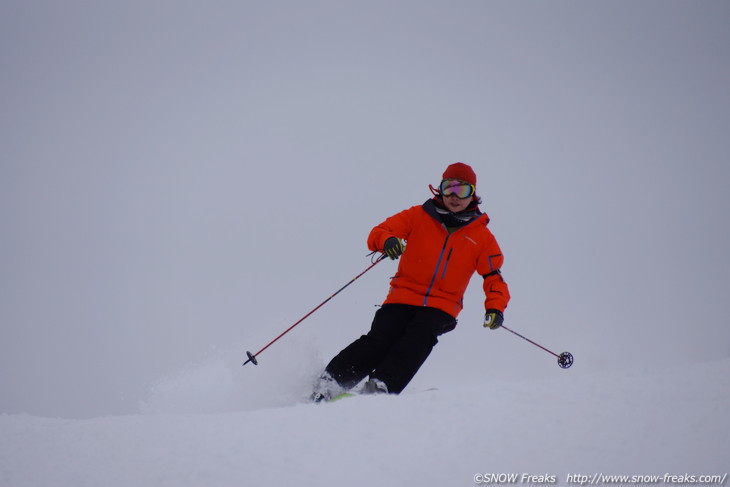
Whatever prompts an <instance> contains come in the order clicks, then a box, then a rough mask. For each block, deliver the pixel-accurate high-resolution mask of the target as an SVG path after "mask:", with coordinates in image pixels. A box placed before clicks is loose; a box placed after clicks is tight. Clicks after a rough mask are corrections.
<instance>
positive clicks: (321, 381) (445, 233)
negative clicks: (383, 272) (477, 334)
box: [311, 162, 510, 402]
mask: <svg viewBox="0 0 730 487" xmlns="http://www.w3.org/2000/svg"><path fill="white" fill-rule="evenodd" d="M476 184H477V177H476V174H475V173H474V170H473V169H472V168H471V167H470V166H468V165H467V164H464V163H461V162H457V163H455V164H451V165H449V166H448V167H447V168H446V171H445V172H444V173H443V177H442V181H441V184H440V185H439V188H438V189H436V188H434V187H433V186H431V185H429V188H430V189H431V192H432V193H433V195H434V196H433V198H432V199H429V200H427V201H426V202H425V203H424V204H423V205H420V206H414V207H412V208H409V209H407V210H404V211H402V212H400V213H398V214H396V215H394V216H392V217H390V218H388V219H386V220H385V221H384V222H383V223H381V224H379V225H377V226H376V227H375V228H373V229H372V230H371V232H370V235H369V236H368V241H367V244H368V247H369V248H370V250H372V251H380V252H382V253H384V254H385V255H387V256H388V257H390V258H391V259H393V260H395V259H398V258H399V257H402V258H401V259H400V262H399V265H398V271H397V273H396V275H395V276H394V277H393V278H392V279H391V281H390V291H389V292H388V295H387V298H386V299H385V302H384V303H383V305H382V306H381V307H380V309H378V311H377V312H376V313H375V318H374V319H373V322H372V325H371V328H370V331H369V332H368V333H367V334H366V335H363V336H361V337H360V338H358V339H357V340H355V341H354V342H352V343H351V344H350V345H349V346H347V347H346V348H345V349H343V350H342V351H341V352H340V353H339V354H337V355H336V356H335V357H334V358H333V359H332V360H331V361H330V362H329V364H328V365H327V367H326V368H325V370H324V372H322V374H321V375H320V377H319V378H318V380H317V381H316V383H315V385H314V390H313V392H312V396H311V399H312V400H313V401H315V402H320V401H325V400H329V399H331V398H333V397H335V396H337V395H339V394H341V393H343V392H345V391H347V390H350V389H352V388H353V387H355V386H356V385H357V384H359V383H360V382H361V381H362V380H363V379H364V378H365V377H368V376H369V379H368V381H367V382H366V383H365V385H364V387H363V392H365V393H390V394H399V393H400V392H401V391H403V389H405V387H406V385H408V383H409V382H410V381H411V379H412V378H413V376H414V375H415V374H416V372H417V371H418V369H419V368H420V367H421V365H422V364H423V363H424V361H425V360H426V358H428V356H429V354H430V353H431V350H432V349H433V347H434V346H435V345H436V343H437V342H438V339H437V337H438V336H439V335H441V334H443V333H446V332H449V331H451V330H453V329H454V328H455V327H456V317H457V316H458V314H459V312H460V311H461V309H462V298H463V296H464V291H465V290H466V287H467V285H468V284H469V280H470V279H471V277H472V275H473V274H474V272H478V273H479V274H480V275H481V276H482V277H483V278H484V293H485V295H486V299H485V302H484V306H485V310H486V312H485V316H484V326H485V327H487V328H490V329H497V328H499V327H500V326H501V325H502V322H503V320H504V316H503V311H504V310H505V308H506V307H507V303H508V302H509V299H510V295H509V290H508V287H507V283H506V282H505V281H504V279H502V275H501V272H500V268H501V267H502V262H503V260H504V258H503V256H502V251H501V250H500V248H499V245H498V244H497V241H496V240H495V238H494V236H493V235H492V233H491V232H490V231H489V229H488V228H487V224H488V223H489V217H488V216H487V215H486V213H482V212H481V211H480V210H479V207H478V205H479V204H480V203H481V198H480V197H479V196H477V194H476ZM404 241H405V242H404Z"/></svg>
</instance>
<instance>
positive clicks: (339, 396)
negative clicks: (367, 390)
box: [327, 392, 357, 402]
mask: <svg viewBox="0 0 730 487" xmlns="http://www.w3.org/2000/svg"><path fill="white" fill-rule="evenodd" d="M356 395H357V394H353V393H352V392H343V393H342V394H338V395H336V396H334V397H332V398H330V399H328V400H327V402H335V401H339V400H340V399H344V398H346V397H353V396H356Z"/></svg>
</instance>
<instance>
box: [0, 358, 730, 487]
mask: <svg viewBox="0 0 730 487" xmlns="http://www.w3.org/2000/svg"><path fill="white" fill-rule="evenodd" d="M223 365H224V364H223ZM223 365H222V364H220V363H213V364H211V365H209V366H206V367H202V368H200V369H198V370H196V371H192V372H191V373H190V374H189V375H188V376H187V377H185V378H178V379H176V380H171V381H170V382H169V383H167V384H164V385H161V386H160V389H159V390H158V391H157V393H158V395H159V396H161V397H158V398H157V399H155V398H154V396H153V399H152V400H151V402H150V403H148V404H146V405H145V406H144V407H143V413H141V414H137V415H129V416H108V417H99V418H93V419H87V420H69V419H60V418H44V417H34V416H29V415H1V416H0V485H2V486H3V487H5V486H8V487H10V486H13V487H25V486H46V485H54V486H74V487H83V486H100V485H104V486H107V487H114V486H120V487H121V486H125V487H128V486H132V485H134V486H176V487H185V486H201V485H210V486H269V485H325V486H327V485H343V484H345V485H349V486H372V485H380V486H404V485H414V486H415V485H424V486H459V485H464V486H468V485H474V484H475V481H474V475H475V474H477V473H519V474H522V473H531V474H535V475H544V474H548V475H554V476H555V477H556V479H557V483H558V484H566V483H567V482H566V478H567V475H568V474H571V473H572V474H575V473H581V474H590V475H593V474H595V473H603V474H627V475H648V474H657V475H663V474H664V473H671V474H677V475H682V474H687V473H689V474H697V475H709V474H724V473H725V472H727V469H728V465H730V463H728V456H727V439H728V433H730V420H729V419H728V414H727V411H728V410H730V359H724V360H721V361H716V362H709V363H704V364H696V365H692V366H687V367H685V368H677V369H670V370H664V371H660V372H646V371H644V372H636V373H616V374H603V375H596V374H592V375H581V374H578V373H571V372H570V371H569V372H565V373H562V374H560V375H556V376H555V377H553V378H552V379H548V380H541V381H507V380H500V379H498V378H485V380H484V381H483V382H482V383H480V384H473V385H463V386H453V387H450V386H447V387H441V388H439V389H438V390H429V391H416V392H409V391H408V390H407V391H406V392H404V393H403V394H402V395H400V396H397V397H396V396H360V397H356V398H349V399H345V400H342V401H338V402H336V403H331V404H324V405H315V404H308V403H306V402H304V400H303V397H304V393H305V391H304V390H301V391H298V390H297V391H295V392H291V391H292V388H291V387H290V386H291V384H292V383H295V382H296V381H299V380H300V379H301V375H302V374H304V373H303V372H301V373H300V374H299V375H300V376H297V377H293V378H292V379H290V380H289V382H287V381H286V380H282V381H280V382H278V383H277V384H278V386H276V385H271V384H270V385H269V390H268V391H265V392H266V394H268V397H269V398H270V399H271V400H270V401H269V402H268V403H267V401H259V402H256V401H253V402H252V401H251V398H250V397H248V396H244V395H238V396H237V395H235V394H230V391H228V392H229V393H228V394H224V393H223V392H224V391H227V390H228V388H230V387H233V386H234V385H235V383H234V381H232V380H231V379H225V380H224V379H220V380H219V381H218V382H216V381H214V380H211V379H212V378H214V377H219V378H220V377H225V376H226V374H225V373H222V372H223V369H222V368H221V367H223ZM300 370H303V369H300ZM285 372H286V371H285ZM289 372H290V371H289ZM289 372H286V373H289ZM210 382H213V384H211V383H210ZM204 384H205V385H206V386H205V387H207V388H208V390H206V389H205V387H203V385H204ZM258 385H260V384H258ZM253 387H256V385H254V386H253ZM277 387H278V392H279V394H276V393H275V391H276V390H277ZM196 388H197V394H198V395H199V396H202V397H205V398H207V400H208V401H209V404H208V406H206V405H205V400H204V399H202V398H199V402H198V403H197V404H186V401H188V400H189V399H190V398H191V397H194V396H195V394H194V393H193V391H195V390H196ZM216 389H217V390H218V392H219V394H218V395H217V396H216V395H215V394H213V392H214V391H215V390H216ZM185 390H187V391H188V393H187V394H186V393H184V391H185ZM287 391H289V392H287ZM258 393H259V394H261V393H262V392H261V391H260V390H259V391H258ZM162 397H166V398H167V399H166V400H163V399H162ZM247 397H248V399H247ZM176 401H177V403H176ZM237 401H238V403H239V407H238V408H237V410H236V402H237ZM174 404H177V409H178V411H175V410H174V409H175V407H173V406H174ZM185 407H188V408H189V409H190V410H191V411H194V410H197V412H181V411H182V410H183V409H184V408H185ZM206 407H208V409H211V412H206V411H205V409H206ZM216 409H217V410H216Z"/></svg>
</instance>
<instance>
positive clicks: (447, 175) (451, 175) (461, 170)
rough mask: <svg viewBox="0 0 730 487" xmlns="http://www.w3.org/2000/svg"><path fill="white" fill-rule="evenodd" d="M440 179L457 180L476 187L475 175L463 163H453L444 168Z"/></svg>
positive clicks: (469, 167)
mask: <svg viewBox="0 0 730 487" xmlns="http://www.w3.org/2000/svg"><path fill="white" fill-rule="evenodd" d="M442 179H458V180H459V181H465V182H467V183H469V184H473V185H474V186H476V185H477V175H476V173H474V170H473V169H472V168H471V166H469V165H467V164H464V163H463V162H455V163H454V164H451V165H450V166H449V167H447V168H446V171H444V175H443V177H442Z"/></svg>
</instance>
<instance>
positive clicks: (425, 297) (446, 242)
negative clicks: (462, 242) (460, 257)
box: [423, 234, 453, 306]
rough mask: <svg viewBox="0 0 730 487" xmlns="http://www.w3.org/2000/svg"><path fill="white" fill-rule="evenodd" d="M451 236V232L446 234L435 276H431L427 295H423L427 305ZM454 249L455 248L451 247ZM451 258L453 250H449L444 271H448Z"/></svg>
mask: <svg viewBox="0 0 730 487" xmlns="http://www.w3.org/2000/svg"><path fill="white" fill-rule="evenodd" d="M449 237H451V234H448V235H446V240H444V246H443V247H441V253H440V254H439V260H438V261H437V262H436V269H434V271H433V277H431V283H430V284H429V285H428V289H426V295H425V296H424V297H423V305H424V306H427V303H428V296H429V295H430V294H431V289H432V288H433V284H434V283H435V282H436V276H438V274H439V267H441V259H443V258H444V252H446V245H447V244H448V243H449ZM451 250H453V249H451ZM450 258H451V252H449V255H448V257H447V259H446V265H444V273H445V272H446V266H447V265H448V263H449V259H450Z"/></svg>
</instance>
